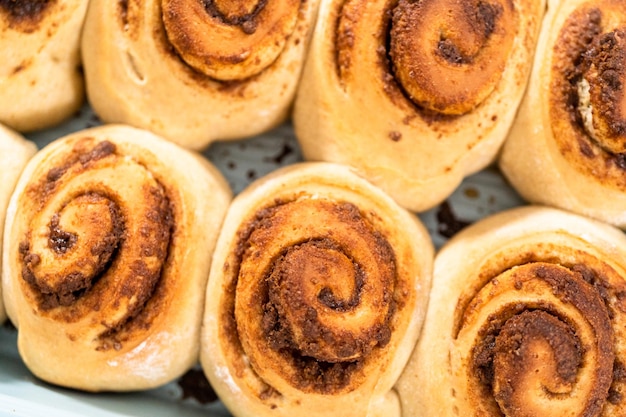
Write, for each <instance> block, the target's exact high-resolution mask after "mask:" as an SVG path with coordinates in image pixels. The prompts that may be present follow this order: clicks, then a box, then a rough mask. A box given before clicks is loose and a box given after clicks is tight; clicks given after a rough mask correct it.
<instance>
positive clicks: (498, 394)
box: [460, 262, 615, 416]
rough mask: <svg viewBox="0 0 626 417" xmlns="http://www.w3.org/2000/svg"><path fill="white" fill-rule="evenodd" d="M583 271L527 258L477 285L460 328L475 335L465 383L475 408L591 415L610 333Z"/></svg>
mask: <svg viewBox="0 0 626 417" xmlns="http://www.w3.org/2000/svg"><path fill="white" fill-rule="evenodd" d="M583 273H585V272H579V271H577V270H574V268H572V269H568V268H565V267H563V266H561V265H556V264H549V263H543V262H536V263H528V264H525V265H522V266H517V267H516V268H514V269H510V270H506V271H504V272H502V273H501V274H500V275H498V276H497V277H495V278H494V279H493V280H492V281H491V282H489V283H488V284H487V285H486V286H484V287H483V288H481V290H480V292H479V293H478V294H477V295H476V297H475V298H474V299H473V301H472V303H470V305H469V306H468V308H467V310H466V312H467V313H466V314H467V316H466V317H465V324H464V326H467V327H466V328H465V329H463V330H461V332H460V335H462V336H461V337H470V338H475V343H476V344H475V345H474V347H473V349H472V353H471V355H470V358H469V360H470V363H471V368H472V370H471V371H470V380H471V381H473V382H471V383H470V385H469V386H468V389H469V390H471V391H474V392H476V393H481V394H480V395H475V394H470V395H472V396H473V397H475V398H481V399H480V400H479V401H480V407H479V408H482V409H484V410H491V411H490V413H496V414H499V413H503V414H504V415H507V416H535V415H549V414H552V413H554V414H555V415H570V413H571V415H580V416H583V415H589V416H591V415H598V413H599V412H600V411H601V404H602V403H603V402H604V401H605V400H606V398H607V395H608V392H609V389H610V386H611V381H612V374H613V362H614V359H615V353H614V348H613V337H614V336H613V329H612V325H611V321H610V318H609V312H608V311H607V307H606V305H605V304H604V301H603V300H602V298H601V297H600V296H599V294H598V292H597V291H596V290H595V288H594V287H593V286H592V285H591V284H590V283H589V282H587V281H586V280H585V278H584V277H583V275H582V274H583ZM474 320H477V321H478V322H474ZM478 323H480V324H478ZM474 326H476V327H474ZM470 329H471V330H470ZM466 332H467V333H466ZM494 415H495V414H494Z"/></svg>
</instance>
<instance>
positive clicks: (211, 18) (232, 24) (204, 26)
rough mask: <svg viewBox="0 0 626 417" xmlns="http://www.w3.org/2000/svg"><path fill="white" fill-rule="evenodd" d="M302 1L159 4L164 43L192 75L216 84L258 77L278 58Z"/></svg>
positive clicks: (203, 0) (170, 1) (165, 0)
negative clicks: (168, 44)
mask: <svg viewBox="0 0 626 417" xmlns="http://www.w3.org/2000/svg"><path fill="white" fill-rule="evenodd" d="M302 3H303V2H301V1H300V0H280V1H272V2H268V1H267V0H249V1H233V0H184V1H178V0H177V1H174V0H162V5H161V6H162V19H163V26H164V28H165V33H166V36H167V42H169V43H170V44H171V46H172V47H173V48H174V50H175V51H176V53H177V54H178V56H179V57H180V58H181V59H182V61H184V62H185V64H186V65H189V66H190V67H191V68H193V69H194V70H195V71H197V72H198V73H200V74H204V75H205V76H208V77H210V78H213V79H215V80H219V81H225V82H229V81H238V80H244V79H247V78H249V77H252V76H255V75H257V74H259V73H261V72H262V71H263V70H264V69H265V68H267V67H269V66H270V65H271V64H272V63H273V62H274V61H275V60H276V59H277V58H278V57H279V56H280V54H281V53H282V51H283V49H284V48H285V45H286V42H287V40H288V38H289V36H290V35H291V34H292V32H293V31H294V30H295V28H296V22H297V20H298V15H299V13H300V7H301V5H302Z"/></svg>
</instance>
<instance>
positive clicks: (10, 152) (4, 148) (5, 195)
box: [0, 125, 37, 324]
mask: <svg viewBox="0 0 626 417" xmlns="http://www.w3.org/2000/svg"><path fill="white" fill-rule="evenodd" d="M36 151H37V148H36V146H35V144H34V143H33V142H30V141H28V140H26V139H25V138H24V137H23V136H21V135H20V134H19V133H17V132H15V131H13V130H12V129H9V128H7V127H5V126H2V125H0V253H2V231H3V229H4V218H5V216H6V211H7V206H8V205H9V199H10V198H11V193H12V192H13V187H15V183H16V182H17V179H18V177H19V176H20V174H21V173H22V170H23V169H24V166H25V165H26V163H27V162H28V160H29V159H30V158H31V157H32V156H33V155H34V154H35V152H36ZM1 271H2V259H1V257H0V272H1ZM0 284H1V283H0ZM2 298H3V297H2V285H0V324H2V323H3V322H4V321H5V320H6V318H7V316H6V312H5V310H4V303H3V301H2Z"/></svg>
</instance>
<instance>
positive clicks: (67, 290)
mask: <svg viewBox="0 0 626 417" xmlns="http://www.w3.org/2000/svg"><path fill="white" fill-rule="evenodd" d="M46 229H47V230H46ZM123 230H124V229H123V223H122V219H121V217H120V213H119V208H118V207H116V206H115V205H114V204H113V203H112V202H111V201H110V200H108V199H107V198H106V197H103V196H101V195H98V194H85V195H81V196H78V197H77V198H75V199H73V200H72V201H70V202H69V203H68V204H67V205H66V206H65V207H63V208H62V210H61V211H60V213H57V214H54V215H53V216H52V218H51V220H50V223H49V225H48V227H43V228H41V229H40V230H39V231H35V233H34V236H33V239H32V240H31V245H30V247H29V249H28V250H27V251H26V250H25V249H24V250H23V253H24V255H25V256H24V261H25V268H24V278H25V279H26V280H27V281H28V282H29V283H31V284H33V285H35V286H36V287H37V288H38V289H39V290H40V291H41V292H42V293H43V294H48V295H50V296H52V295H55V296H54V297H47V303H46V306H48V307H52V306H53V305H54V304H55V302H58V303H59V304H60V305H68V304H70V303H71V302H72V301H73V299H74V293H75V292H77V291H81V290H86V289H88V288H89V287H91V285H92V281H93V279H94V278H95V277H96V276H97V275H98V274H99V273H100V272H101V271H102V270H103V269H104V267H105V265H106V264H107V263H108V261H109V259H110V258H111V255H112V254H113V252H114V251H115V249H116V248H117V247H118V245H119V243H120V240H121V238H122V234H123ZM66 260H69V262H67V261H66ZM59 261H61V262H59Z"/></svg>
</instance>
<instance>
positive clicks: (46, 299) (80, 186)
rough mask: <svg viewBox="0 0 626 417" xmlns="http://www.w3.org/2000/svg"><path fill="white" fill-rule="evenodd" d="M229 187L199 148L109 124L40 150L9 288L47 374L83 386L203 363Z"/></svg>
mask: <svg viewBox="0 0 626 417" xmlns="http://www.w3.org/2000/svg"><path fill="white" fill-rule="evenodd" d="M230 198H231V194H230V190H229V189H228V186H227V184H226V182H225V180H224V178H223V177H222V176H221V174H220V173H219V172H218V171H217V170H216V169H215V168H214V167H213V166H212V165H210V163H209V162H208V161H207V160H206V159H203V158H202V157H201V156H200V155H197V154H195V153H192V152H190V151H187V150H184V149H181V148H180V147H178V146H177V145H175V144H173V143H171V142H169V141H166V140H164V139H162V138H160V137H158V136H156V135H154V134H152V133H150V132H147V131H142V130H139V129H135V128H131V127H127V126H122V125H108V126H102V127H97V128H92V129H88V130H84V131H79V132H76V133H73V134H70V135H68V136H65V137H63V138H60V139H58V140H56V141H54V142H53V143H51V144H50V145H48V146H46V147H45V148H43V149H42V150H40V151H39V152H38V153H37V154H36V155H35V156H34V157H33V159H31V161H30V162H29V164H28V165H27V167H26V168H25V170H24V173H23V174H22V176H21V177H20V180H19V181H18V184H17V186H16V189H15V192H14V194H13V196H12V198H11V202H10V205H9V210H8V215H7V222H6V229H5V238H4V243H5V247H4V253H3V256H4V262H3V269H4V270H3V285H4V290H5V295H6V297H5V302H6V307H7V313H8V314H9V317H10V318H11V320H12V322H13V323H14V324H15V325H16V327H17V328H18V341H17V343H18V349H19V353H20V355H21V357H22V359H23V360H24V363H25V364H26V366H27V367H28V368H29V369H30V370H31V371H32V372H33V373H34V374H35V375H36V376H37V377H39V378H40V379H42V380H44V381H47V382H50V383H53V384H57V385H61V386H65V387H71V388H76V389H81V390H86V391H101V390H116V391H126V390H138V389H146V388H151V387H156V386H159V385H162V384H164V383H166V382H168V381H170V380H173V379H174V378H176V377H178V376H180V375H181V374H183V373H184V372H185V371H186V370H187V369H188V368H189V367H191V366H192V365H194V364H195V363H196V361H197V360H198V352H199V340H200V335H199V332H200V324H201V318H202V317H201V316H202V309H203V305H204V294H205V288H206V282H207V278H208V274H209V268H210V259H211V254H212V251H213V249H214V246H215V241H216V239H217V234H218V231H219V228H220V226H221V222H222V219H223V216H224V214H225V212H226V210H227V207H228V204H229V203H230Z"/></svg>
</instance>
